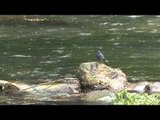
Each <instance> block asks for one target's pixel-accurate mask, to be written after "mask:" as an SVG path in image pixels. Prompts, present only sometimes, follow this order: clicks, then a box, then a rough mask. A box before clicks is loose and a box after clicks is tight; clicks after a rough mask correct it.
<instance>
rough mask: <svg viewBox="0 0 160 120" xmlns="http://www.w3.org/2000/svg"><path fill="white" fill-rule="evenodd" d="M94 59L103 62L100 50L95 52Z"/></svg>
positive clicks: (103, 58)
mask: <svg viewBox="0 0 160 120" xmlns="http://www.w3.org/2000/svg"><path fill="white" fill-rule="evenodd" d="M96 58H97V60H99V61H102V60H104V61H105V57H104V54H103V53H102V52H101V51H100V50H98V51H97V53H96Z"/></svg>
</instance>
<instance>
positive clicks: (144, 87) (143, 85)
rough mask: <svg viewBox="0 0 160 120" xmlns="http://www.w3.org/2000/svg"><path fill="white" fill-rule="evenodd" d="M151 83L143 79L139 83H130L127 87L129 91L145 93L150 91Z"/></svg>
mask: <svg viewBox="0 0 160 120" xmlns="http://www.w3.org/2000/svg"><path fill="white" fill-rule="evenodd" d="M150 84H151V83H150V82H147V81H141V82H137V83H130V84H129V85H128V86H127V87H126V89H127V91H128V92H136V93H145V92H148V91H149V89H150V87H149V85H150Z"/></svg>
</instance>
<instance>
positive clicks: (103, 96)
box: [81, 90, 116, 104]
mask: <svg viewBox="0 0 160 120" xmlns="http://www.w3.org/2000/svg"><path fill="white" fill-rule="evenodd" d="M81 99H82V100H83V101H85V102H98V103H100V104H111V103H113V102H114V100H116V94H115V93H114V92H111V91H108V90H95V91H91V92H88V93H86V94H85V95H84V97H82V98H81Z"/></svg>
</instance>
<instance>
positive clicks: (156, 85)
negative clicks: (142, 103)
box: [147, 82, 160, 94]
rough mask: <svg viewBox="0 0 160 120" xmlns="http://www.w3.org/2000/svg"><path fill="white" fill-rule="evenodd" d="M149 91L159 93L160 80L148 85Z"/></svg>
mask: <svg viewBox="0 0 160 120" xmlns="http://www.w3.org/2000/svg"><path fill="white" fill-rule="evenodd" d="M147 92H148V93H150V94H152V93H159V92H160V82H153V83H151V84H149V85H148V91H147Z"/></svg>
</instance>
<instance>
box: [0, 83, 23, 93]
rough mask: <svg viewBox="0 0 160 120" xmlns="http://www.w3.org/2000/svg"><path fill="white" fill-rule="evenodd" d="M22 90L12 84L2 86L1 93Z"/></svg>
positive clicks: (0, 86) (0, 87)
mask: <svg viewBox="0 0 160 120" xmlns="http://www.w3.org/2000/svg"><path fill="white" fill-rule="evenodd" d="M19 90H20V89H19V88H18V87H17V86H16V85H14V84H12V83H5V84H3V85H0V91H5V92H8V91H11V92H15V91H19Z"/></svg>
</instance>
